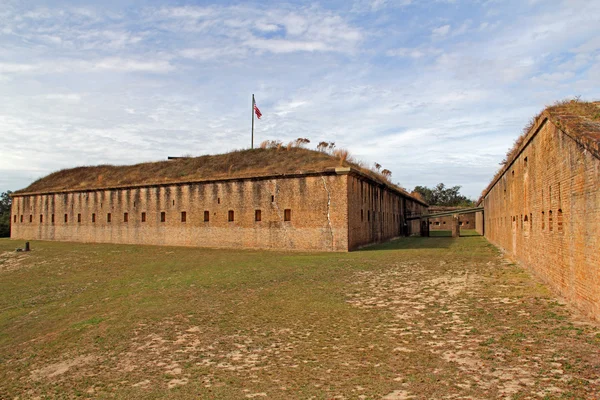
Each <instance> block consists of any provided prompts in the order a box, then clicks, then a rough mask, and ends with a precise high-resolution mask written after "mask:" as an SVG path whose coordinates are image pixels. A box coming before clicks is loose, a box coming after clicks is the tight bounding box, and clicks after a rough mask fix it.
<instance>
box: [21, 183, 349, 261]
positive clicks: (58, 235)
mask: <svg viewBox="0 0 600 400" xmlns="http://www.w3.org/2000/svg"><path fill="white" fill-rule="evenodd" d="M346 193H347V175H335V174H323V175H317V176H301V177H294V178H281V179H266V180H256V179H255V180H253V179H247V180H232V181H221V182H213V183H194V184H181V185H165V186H153V187H140V188H129V189H127V188H125V189H118V190H94V191H85V192H73V193H56V194H44V195H31V196H16V197H14V198H13V208H12V218H13V219H14V220H15V221H16V223H13V224H12V231H11V237H12V238H13V239H41V240H60V241H77V242H99V243H101V242H103V243H131V244H153V245H183V246H204V247H233V248H273V249H298V250H323V251H347V250H348V229H347V226H348V221H347V210H348V197H347V195H346ZM256 210H260V214H261V216H260V217H261V218H260V219H261V221H256V220H255V219H256ZM285 210H290V211H289V215H288V216H289V219H290V220H289V221H286V220H285V219H286V211H285ZM205 211H207V212H208V215H209V218H208V219H209V221H204V214H205ZM230 211H232V212H233V215H231V216H232V217H233V221H230V220H229V219H230ZM183 212H185V222H184V221H182V218H183V216H182V213H183ZM125 213H127V217H125ZM142 213H145V221H144V222H142ZM163 213H164V214H163ZM108 214H110V219H111V220H110V222H109V221H108ZM53 215H54V217H52V216H53ZM65 215H66V222H65ZM163 215H164V217H163ZM52 218H54V221H52ZM126 218H127V221H125V219H126ZM162 218H164V222H163V221H162V220H161V219H162ZM21 219H22V221H23V222H21ZM40 219H41V220H40ZM93 219H95V221H93ZM30 221H31V222H30Z"/></svg>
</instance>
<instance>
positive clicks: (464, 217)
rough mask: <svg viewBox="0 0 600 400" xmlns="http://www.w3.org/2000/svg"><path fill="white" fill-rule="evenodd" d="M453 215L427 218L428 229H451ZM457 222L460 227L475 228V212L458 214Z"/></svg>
mask: <svg viewBox="0 0 600 400" xmlns="http://www.w3.org/2000/svg"><path fill="white" fill-rule="evenodd" d="M453 222H454V217H453V216H452V215H449V216H446V217H437V218H430V219H429V230H431V231H440V230H447V231H449V230H451V229H452V223H453ZM458 224H459V226H460V229H475V213H474V212H473V213H468V214H458Z"/></svg>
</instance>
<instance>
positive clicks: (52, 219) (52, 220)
mask: <svg viewBox="0 0 600 400" xmlns="http://www.w3.org/2000/svg"><path fill="white" fill-rule="evenodd" d="M51 222H52V223H54V214H52V218H51Z"/></svg>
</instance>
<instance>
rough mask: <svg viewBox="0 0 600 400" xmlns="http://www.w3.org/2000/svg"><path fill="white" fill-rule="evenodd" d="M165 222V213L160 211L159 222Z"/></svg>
mask: <svg viewBox="0 0 600 400" xmlns="http://www.w3.org/2000/svg"><path fill="white" fill-rule="evenodd" d="M166 220H167V213H165V212H164V211H162V212H161V213H160V222H165V221H166Z"/></svg>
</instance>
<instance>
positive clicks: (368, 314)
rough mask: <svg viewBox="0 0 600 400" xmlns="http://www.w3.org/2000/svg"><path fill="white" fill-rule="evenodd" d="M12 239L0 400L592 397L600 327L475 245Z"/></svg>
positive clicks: (1, 299) (0, 266)
mask: <svg viewBox="0 0 600 400" xmlns="http://www.w3.org/2000/svg"><path fill="white" fill-rule="evenodd" d="M16 245H17V244H16V243H15V242H13V241H9V240H0V398H2V399H14V398H16V397H17V396H19V398H21V399H32V398H43V399H51V398H57V399H58V398H60V399H72V398H113V399H163V398H172V399H174V398H177V399H199V398H211V399H244V398H269V399H286V400H287V399H309V398H315V399H342V398H345V399H380V398H388V399H401V398H422V399H441V398H454V399H465V398H469V399H489V398H494V399H497V398H506V399H509V398H513V399H517V398H519V399H525V398H527V399H529V398H544V396H546V397H547V398H569V399H593V398H595V397H594V396H597V395H598V393H599V390H600V379H599V378H598V377H599V376H600V360H599V359H598V357H597V355H598V353H599V351H600V336H599V334H598V327H597V326H593V325H590V324H585V323H582V322H581V321H579V320H577V319H576V317H575V316H574V315H573V314H572V313H571V312H569V310H568V309H567V308H566V307H564V306H562V305H561V304H560V303H559V302H557V301H556V299H555V298H554V297H553V296H552V295H551V294H550V292H549V291H548V290H547V289H546V288H545V287H544V286H543V285H540V284H539V283H537V282H536V281H534V280H533V279H532V278H531V277H530V276H529V275H528V274H527V273H526V272H524V271H523V270H522V269H521V268H519V267H518V266H516V265H514V264H511V263H509V262H507V261H505V260H503V259H502V258H501V257H500V256H499V254H498V252H497V251H496V250H495V249H494V248H493V247H492V246H491V245H490V244H489V243H487V242H486V241H485V239H483V238H481V237H469V238H461V239H452V238H404V239H401V240H397V241H394V242H391V243H388V244H385V245H382V246H378V247H372V248H369V249H367V250H364V251H358V252H353V253H343V254H323V253H285V252H264V251H242V250H228V251H226V250H211V249H194V248H175V247H158V246H156V247H151V246H126V245H93V244H73V243H52V242H33V243H32V249H33V251H32V252H30V253H28V254H22V253H14V251H11V250H13V249H14V248H15V247H16Z"/></svg>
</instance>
